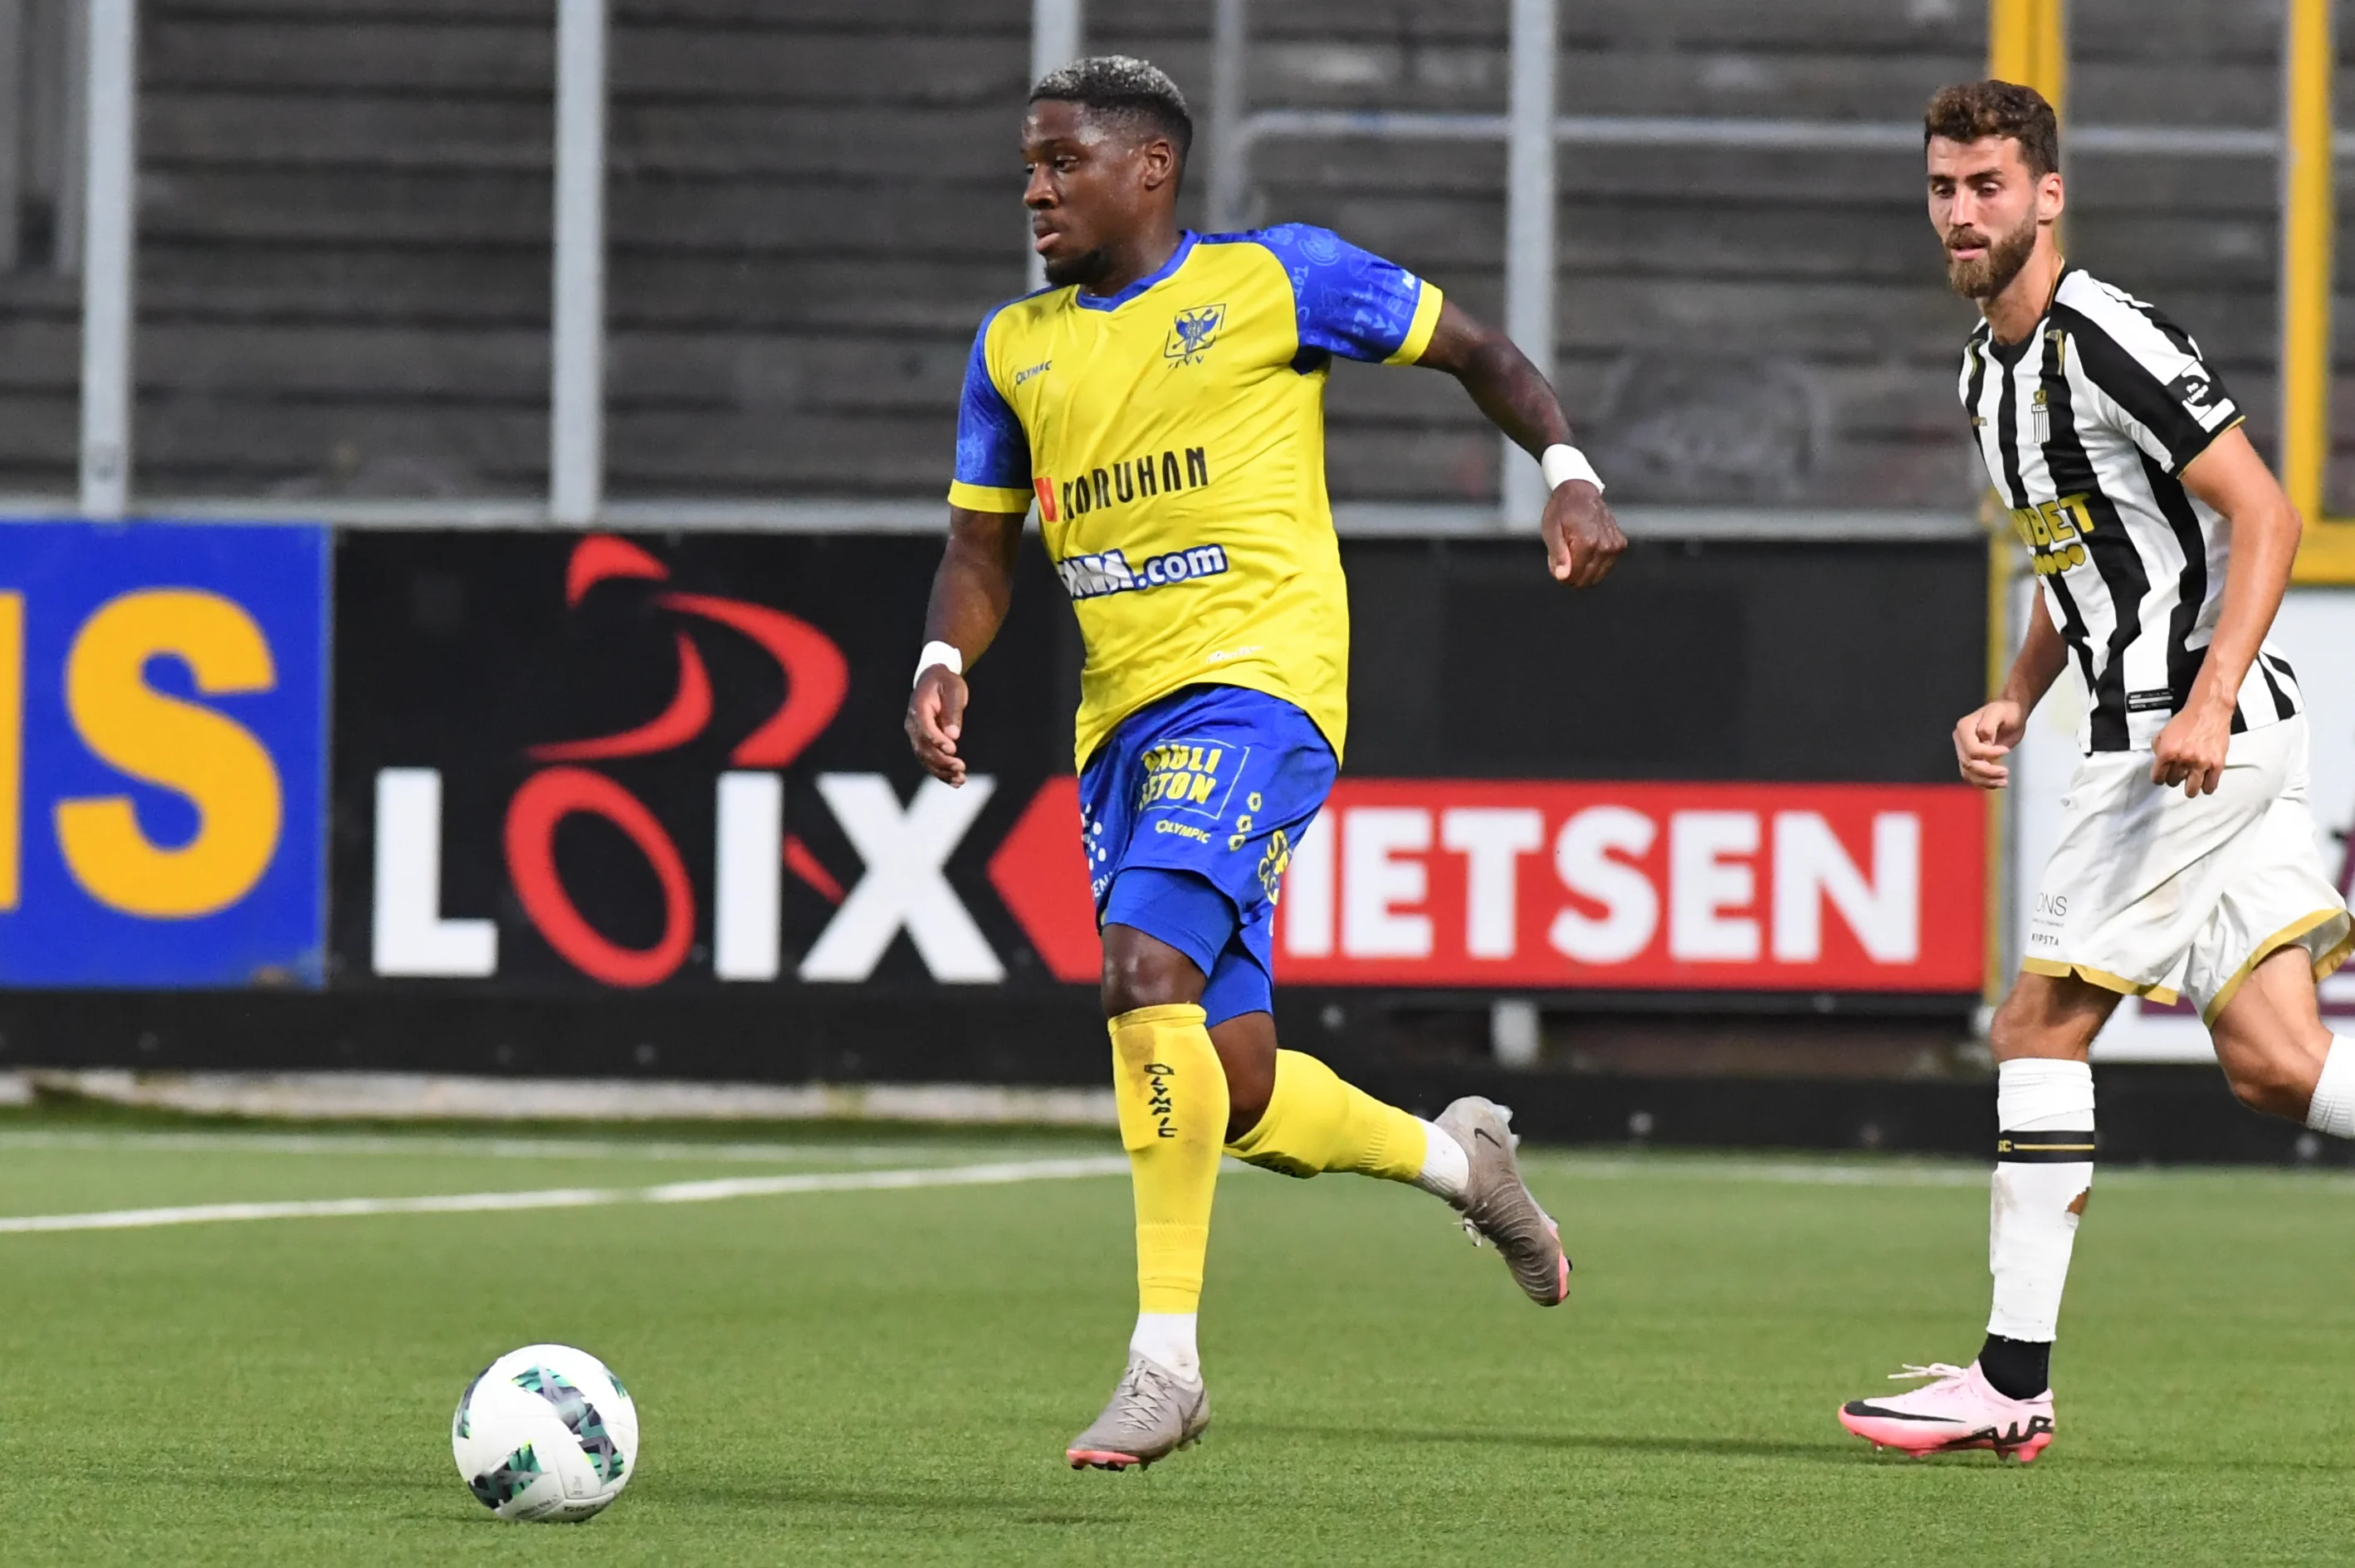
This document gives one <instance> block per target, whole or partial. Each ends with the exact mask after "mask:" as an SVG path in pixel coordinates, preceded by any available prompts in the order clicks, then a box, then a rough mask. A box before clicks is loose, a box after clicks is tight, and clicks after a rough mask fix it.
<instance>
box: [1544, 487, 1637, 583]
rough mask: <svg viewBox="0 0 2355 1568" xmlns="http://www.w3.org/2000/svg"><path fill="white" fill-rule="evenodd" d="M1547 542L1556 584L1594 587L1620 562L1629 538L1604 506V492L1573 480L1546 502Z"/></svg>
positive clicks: (1549, 564) (1559, 488)
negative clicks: (1620, 529)
mask: <svg viewBox="0 0 2355 1568" xmlns="http://www.w3.org/2000/svg"><path fill="white" fill-rule="evenodd" d="M1545 543H1546V566H1547V569H1548V570H1549V571H1551V572H1552V573H1553V578H1554V581H1556V582H1567V583H1569V584H1570V585H1571V586H1572V588H1591V587H1593V585H1594V584H1595V583H1598V582H1600V581H1603V580H1604V578H1605V577H1607V576H1608V575H1610V572H1611V569H1612V568H1613V567H1614V566H1616V565H1617V564H1618V563H1619V557H1620V555H1621V554H1622V553H1623V552H1625V549H1627V536H1626V535H1625V534H1624V533H1622V532H1620V531H1619V519H1618V518H1616V517H1613V516H1612V515H1611V508H1610V507H1606V506H1604V504H1603V492H1602V491H1600V490H1598V489H1596V488H1595V487H1594V486H1593V485H1586V484H1582V483H1580V482H1578V481H1576V480H1572V481H1571V482H1570V483H1569V484H1566V485H1557V486H1556V487H1555V489H1554V492H1553V494H1552V495H1551V496H1549V497H1547V499H1546V509H1545Z"/></svg>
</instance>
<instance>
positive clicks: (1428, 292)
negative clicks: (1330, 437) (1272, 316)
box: [1252, 223, 1439, 361]
mask: <svg viewBox="0 0 2355 1568" xmlns="http://www.w3.org/2000/svg"><path fill="white" fill-rule="evenodd" d="M1252 239H1254V240H1258V241H1259V243H1260V244H1262V245H1263V246H1265V247H1266V248H1267V249H1268V250H1269V251H1272V252H1273V254H1274V256H1275V258H1276V260H1277V261H1281V262H1282V263H1283V264H1284V275H1285V276H1286V277H1288V278H1290V279H1291V280H1292V297H1293V301H1294V304H1295V307H1296V309H1297V310H1298V313H1299V318H1300V347H1303V348H1316V349H1323V350H1324V351H1325V352H1327V353H1328V354H1338V355H1340V356H1342V357H1344V358H1348V359H1369V360H1375V361H1382V360H1401V361H1402V360H1410V359H1412V358H1414V357H1416V356H1417V355H1419V354H1421V353H1422V352H1423V348H1424V347H1425V346H1426V345H1427V344H1429V342H1430V341H1431V326H1432V324H1433V322H1434V321H1435V320H1436V319H1437V318H1438V315H1439V291H1438V290H1437V289H1435V288H1433V287H1431V286H1430V285H1429V284H1427V283H1424V282H1423V280H1422V279H1421V278H1418V277H1416V276H1415V275H1414V274H1413V273H1412V272H1408V271H1407V270H1406V269H1405V268H1404V267H1401V266H1399V265H1398V264H1397V263H1395V262H1391V261H1384V260H1382V258H1380V256H1377V255H1375V254H1374V253H1373V252H1372V251H1360V250H1359V249H1358V247H1356V246H1355V245H1352V244H1350V243H1349V242H1348V240H1344V239H1342V238H1341V237H1340V236H1339V235H1337V234H1336V233H1334V232H1333V231H1332V230H1331V229H1318V228H1316V227H1314V226H1313V225H1310V224H1306V223H1285V224H1280V225H1278V226H1277V227H1275V228H1273V229H1260V230H1259V231H1258V232H1257V233H1255V234H1253V235H1252Z"/></svg>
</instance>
